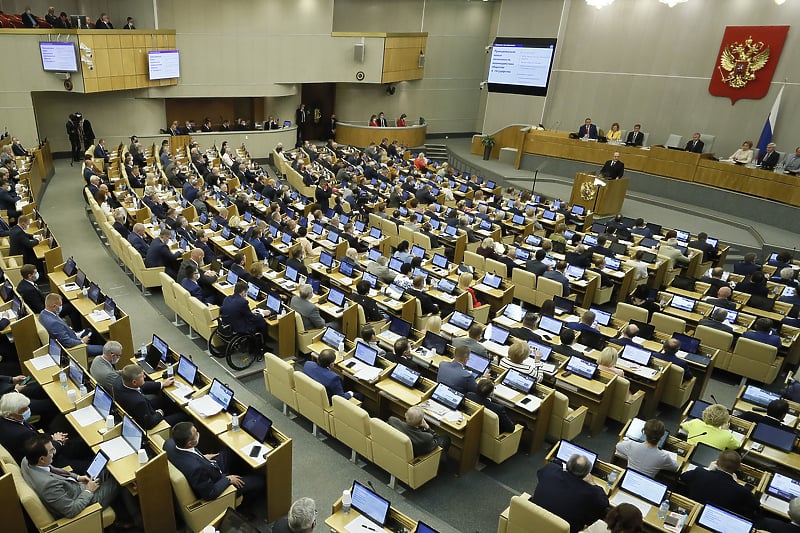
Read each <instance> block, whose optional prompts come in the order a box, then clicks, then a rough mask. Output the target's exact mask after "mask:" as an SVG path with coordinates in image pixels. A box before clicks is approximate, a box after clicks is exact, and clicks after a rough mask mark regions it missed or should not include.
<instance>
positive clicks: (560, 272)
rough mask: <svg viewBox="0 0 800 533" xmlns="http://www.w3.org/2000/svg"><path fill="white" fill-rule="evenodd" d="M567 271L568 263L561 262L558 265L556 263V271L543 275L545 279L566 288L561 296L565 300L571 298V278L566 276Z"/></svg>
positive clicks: (549, 271)
mask: <svg viewBox="0 0 800 533" xmlns="http://www.w3.org/2000/svg"><path fill="white" fill-rule="evenodd" d="M566 269H567V262H566V261H559V262H558V263H556V269H555V270H548V271H546V272H545V273H544V274H542V277H544V278H547V279H552V280H555V281H557V282H559V283H561V286H562V287H564V292H563V293H562V294H561V296H563V297H565V298H566V297H567V296H569V293H570V287H569V278H568V277H567V276H565V275H564V271H565V270H566Z"/></svg>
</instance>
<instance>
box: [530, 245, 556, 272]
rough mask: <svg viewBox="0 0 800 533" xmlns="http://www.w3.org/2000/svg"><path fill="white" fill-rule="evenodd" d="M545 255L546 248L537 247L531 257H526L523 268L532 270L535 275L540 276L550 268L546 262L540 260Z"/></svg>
mask: <svg viewBox="0 0 800 533" xmlns="http://www.w3.org/2000/svg"><path fill="white" fill-rule="evenodd" d="M545 257H547V250H545V249H543V248H539V249H538V250H536V253H535V254H534V255H533V259H528V260H527V261H526V262H525V270H527V271H528V272H533V273H534V274H536V275H537V276H541V275H542V274H544V273H545V272H547V271H548V270H550V267H549V266H548V265H547V264H546V263H543V262H542V260H543V259H544V258H545Z"/></svg>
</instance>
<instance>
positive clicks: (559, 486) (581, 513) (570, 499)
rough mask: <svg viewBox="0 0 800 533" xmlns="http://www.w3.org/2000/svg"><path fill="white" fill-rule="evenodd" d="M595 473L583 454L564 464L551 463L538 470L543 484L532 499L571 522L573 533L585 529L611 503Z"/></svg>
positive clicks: (537, 486)
mask: <svg viewBox="0 0 800 533" xmlns="http://www.w3.org/2000/svg"><path fill="white" fill-rule="evenodd" d="M591 472H592V465H591V463H590V462H589V460H588V459H586V457H584V456H582V455H577V454H576V455H573V456H572V457H570V458H569V460H568V461H567V464H566V465H564V466H562V465H561V464H560V463H558V462H551V463H548V464H547V465H545V466H544V467H543V468H541V469H540V470H539V471H538V472H537V473H536V476H537V477H538V478H539V483H538V484H537V485H536V490H535V491H534V492H533V496H531V498H530V501H532V502H533V503H535V504H536V505H538V506H540V507H543V508H544V509H546V510H548V511H550V512H551V513H553V514H554V515H556V516H559V517H561V518H563V519H564V520H566V521H567V522H569V530H570V533H576V532H578V531H581V530H583V528H584V527H586V526H587V525H589V524H592V523H594V522H595V521H596V520H598V519H600V518H603V516H604V515H605V513H606V509H607V508H608V505H609V503H608V497H606V493H605V492H603V489H602V488H600V487H599V486H598V485H597V484H596V483H595V481H594V477H592V473H591Z"/></svg>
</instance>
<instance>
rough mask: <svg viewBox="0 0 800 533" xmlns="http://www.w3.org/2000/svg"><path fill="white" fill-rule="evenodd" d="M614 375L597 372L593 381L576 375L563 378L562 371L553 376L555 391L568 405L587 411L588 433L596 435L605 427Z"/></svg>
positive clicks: (601, 371)
mask: <svg viewBox="0 0 800 533" xmlns="http://www.w3.org/2000/svg"><path fill="white" fill-rule="evenodd" d="M616 378H617V376H616V374H612V373H610V372H605V371H603V370H598V371H597V376H596V377H595V379H586V378H583V377H581V376H578V375H576V374H572V375H570V376H564V372H563V371H559V372H558V373H556V375H555V385H556V389H558V390H559V391H561V392H563V393H564V394H566V395H567V397H568V398H569V403H570V405H578V406H580V405H584V406H586V408H587V409H588V411H589V413H588V414H589V416H590V422H589V431H591V433H592V435H597V434H598V433H599V432H600V431H602V429H603V426H604V425H605V421H606V416H608V410H609V408H610V407H611V396H612V394H611V387H612V386H613V384H614V380H616Z"/></svg>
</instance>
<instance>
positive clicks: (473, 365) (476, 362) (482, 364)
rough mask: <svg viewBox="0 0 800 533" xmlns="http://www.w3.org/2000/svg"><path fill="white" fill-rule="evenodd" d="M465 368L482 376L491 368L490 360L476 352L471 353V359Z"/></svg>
mask: <svg viewBox="0 0 800 533" xmlns="http://www.w3.org/2000/svg"><path fill="white" fill-rule="evenodd" d="M465 366H466V367H467V370H472V371H473V372H474V373H475V374H477V375H479V376H480V375H481V374H483V373H484V372H486V369H487V368H489V360H488V359H487V358H485V357H481V356H480V355H478V354H476V353H474V352H470V354H469V359H467V363H466V365H465Z"/></svg>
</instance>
